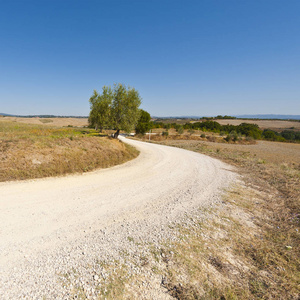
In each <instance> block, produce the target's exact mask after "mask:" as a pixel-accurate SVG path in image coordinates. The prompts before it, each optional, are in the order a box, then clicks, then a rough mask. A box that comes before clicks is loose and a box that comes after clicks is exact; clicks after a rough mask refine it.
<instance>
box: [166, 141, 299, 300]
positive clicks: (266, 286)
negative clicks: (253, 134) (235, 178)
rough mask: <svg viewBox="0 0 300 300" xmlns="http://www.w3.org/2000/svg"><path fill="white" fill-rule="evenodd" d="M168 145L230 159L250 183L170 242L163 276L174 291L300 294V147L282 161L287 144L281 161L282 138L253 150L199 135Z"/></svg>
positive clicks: (191, 295)
mask: <svg viewBox="0 0 300 300" xmlns="http://www.w3.org/2000/svg"><path fill="white" fill-rule="evenodd" d="M163 144H168V145H172V146H180V147H181V148H186V149H189V150H193V151H197V152H201V153H204V154H209V155H211V156H213V157H217V158H219V159H223V160H225V161H226V162H229V163H232V164H234V165H235V166H237V167H238V168H239V171H240V173H241V174H242V175H243V180H244V182H245V183H244V184H239V185H238V186H236V187H234V188H233V189H231V190H229V191H228V193H227V194H226V195H225V196H224V207H223V208H222V209H219V210H216V211H214V212H213V214H214V215H215V216H214V217H212V218H211V219H208V220H206V222H205V223H197V222H196V223H194V224H193V225H189V226H188V227H187V228H184V229H182V230H181V234H182V235H183V237H184V239H183V240H182V242H180V243H178V244H177V245H172V249H173V252H174V253H175V255H174V256H173V258H172V261H171V263H169V264H170V265H172V267H168V272H167V273H166V274H165V276H166V279H165V282H166V283H165V287H166V288H168V290H169V291H170V293H171V294H172V295H174V297H176V298H177V299H298V298H299V296H300V260H299V253H300V209H299V207H300V196H299V195H300V172H299V171H300V168H299V167H300V166H299V159H298V155H299V152H297V151H296V150H295V153H294V154H289V155H286V157H285V159H284V154H285V152H284V147H283V148H282V151H283V153H282V156H281V157H280V159H279V160H278V158H277V156H278V145H277V143H274V144H273V143H269V144H267V147H264V148H263V150H262V149H261V150H260V151H256V152H255V153H253V152H252V151H247V152H241V151H240V149H237V150H235V149H234V148H233V147H231V148H230V149H227V148H225V149H223V148H220V147H215V145H213V146H212V145H211V144H204V143H199V142H198V143H197V142H194V141H189V142H187V141H181V142H179V141H178V142H177V141H164V142H163ZM280 145H285V146H286V147H287V148H289V147H290V144H280ZM231 146H233V145H231ZM273 146H274V149H276V151H273V150H274V149H272V148H273ZM293 146H294V145H293ZM297 146H298V145H297ZM248 147H249V146H248ZM254 147H255V146H254ZM251 149H252V148H251ZM266 154H267V155H266ZM260 155H262V156H260ZM274 162H275V163H274ZM166 251H168V249H167V250H166Z"/></svg>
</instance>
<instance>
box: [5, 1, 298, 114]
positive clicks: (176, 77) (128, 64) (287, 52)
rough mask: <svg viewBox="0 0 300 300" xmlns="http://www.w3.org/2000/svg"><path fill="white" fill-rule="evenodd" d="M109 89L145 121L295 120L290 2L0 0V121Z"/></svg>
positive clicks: (79, 107) (80, 110)
mask: <svg viewBox="0 0 300 300" xmlns="http://www.w3.org/2000/svg"><path fill="white" fill-rule="evenodd" d="M119 82H120V83H124V84H126V85H129V86H132V87H135V88H136V89H137V90H138V91H139V92H140V95H141V97H142V98H143V103H142V106H141V107H142V108H143V109H145V110H147V111H149V112H150V113H151V115H155V116H178V115H200V116H202V115H217V114H222V115H223V114H231V115H234V114H257V113H259V114H263V113H270V114H271V113H272V114H300V1H299V0H282V1H277V0H235V1H233V0H207V1H203V0H196V1H189V0H185V1H183V0H182V1H178V0H139V1H137V0H118V1H116V0H106V1H102V0H98V1H89V0H81V1H78V0H38V1H32V0H23V1H14V0H10V1H5V0H0V112H4V113H12V114H22V115H27V114H55V115H88V113H89V102H88V100H89V97H90V96H91V94H92V92H93V90H94V89H97V90H98V91H101V89H102V86H103V85H113V83H119Z"/></svg>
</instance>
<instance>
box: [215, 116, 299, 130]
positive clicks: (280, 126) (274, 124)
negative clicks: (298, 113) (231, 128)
mask: <svg viewBox="0 0 300 300" xmlns="http://www.w3.org/2000/svg"><path fill="white" fill-rule="evenodd" d="M215 121H216V122H218V123H220V124H221V125H227V124H230V125H235V126H237V125H240V124H241V123H250V124H257V125H258V126H259V127H260V128H261V129H272V130H275V131H279V132H280V131H283V130H287V129H292V130H297V131H299V130H300V122H297V121H281V120H223V119H222V120H215Z"/></svg>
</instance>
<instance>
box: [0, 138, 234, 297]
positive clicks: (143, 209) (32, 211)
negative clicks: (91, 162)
mask: <svg viewBox="0 0 300 300" xmlns="http://www.w3.org/2000/svg"><path fill="white" fill-rule="evenodd" d="M127 142H128V143H130V144H132V145H134V146H135V147H136V148H138V149H139V150H140V151H141V153H140V155H139V157H138V158H136V159H134V160H133V161H130V162H128V163H125V164H123V165H120V166H116V167H113V168H110V169H103V170H98V171H94V172H90V173H86V174H83V175H72V176H67V177H60V178H47V179H38V180H30V181H20V182H6V183H1V184H0V299H23V298H27V299H42V297H45V298H49V299H54V298H59V299H69V298H70V297H71V290H72V288H73V287H74V286H76V283H78V282H77V281H78V280H79V281H82V282H87V286H86V290H87V291H88V293H87V295H89V296H88V297H89V298H91V299H94V298H95V297H96V296H97V289H95V284H96V283H93V282H92V278H93V276H94V275H95V273H97V272H98V271H99V270H98V269H97V265H96V263H95V262H96V261H97V260H99V259H112V258H118V256H119V253H120V250H122V249H126V251H129V252H130V251H131V249H130V247H131V246H130V245H131V244H132V243H131V244H130V243H129V242H128V237H132V238H134V239H140V240H143V241H146V240H147V241H151V242H154V243H156V242H157V241H159V240H162V239H165V238H170V237H171V233H170V230H169V229H168V226H167V225H168V224H170V223H172V222H178V221H179V220H180V218H182V217H183V216H184V215H185V214H186V213H189V212H191V211H192V210H194V209H196V208H197V207H199V206H203V205H209V206H211V205H213V204H214V203H215V202H216V201H219V195H220V191H221V190H222V189H224V188H225V187H227V186H228V185H229V184H230V183H231V182H232V180H233V179H234V178H235V173H234V172H233V171H232V169H231V167H230V166H228V165H226V164H224V163H222V162H220V161H218V160H215V159H213V158H210V157H208V156H204V155H201V154H198V153H194V152H190V151H186V150H182V149H178V148H171V147H166V146H161V145H156V144H149V143H142V142H138V141H133V140H127ZM87 266H89V267H87ZM70 270H76V272H77V274H79V275H78V276H77V277H76V278H77V279H76V280H77V281H76V282H70V286H66V285H63V284H62V283H61V280H60V276H61V274H65V273H66V272H69V271H70ZM93 274H94V275H93ZM74 278H75V277H74ZM74 280H75V279H74Z"/></svg>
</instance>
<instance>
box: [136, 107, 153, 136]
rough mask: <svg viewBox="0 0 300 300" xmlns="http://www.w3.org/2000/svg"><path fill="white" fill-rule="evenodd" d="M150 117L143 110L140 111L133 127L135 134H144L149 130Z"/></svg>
mask: <svg viewBox="0 0 300 300" xmlns="http://www.w3.org/2000/svg"><path fill="white" fill-rule="evenodd" d="M150 120H151V116H150V114H149V113H148V112H146V111H145V110H143V109H140V118H139V120H138V122H137V125H136V127H135V132H136V133H141V134H145V133H146V132H147V131H149V130H150V129H151V127H152V126H151V122H150Z"/></svg>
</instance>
